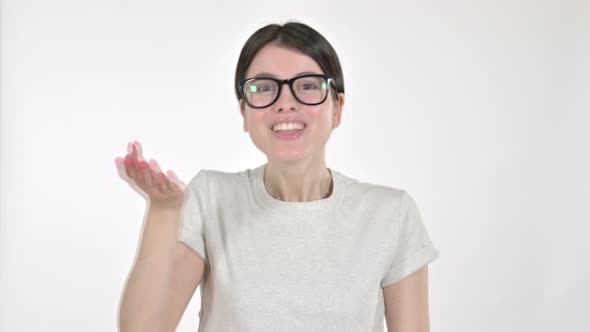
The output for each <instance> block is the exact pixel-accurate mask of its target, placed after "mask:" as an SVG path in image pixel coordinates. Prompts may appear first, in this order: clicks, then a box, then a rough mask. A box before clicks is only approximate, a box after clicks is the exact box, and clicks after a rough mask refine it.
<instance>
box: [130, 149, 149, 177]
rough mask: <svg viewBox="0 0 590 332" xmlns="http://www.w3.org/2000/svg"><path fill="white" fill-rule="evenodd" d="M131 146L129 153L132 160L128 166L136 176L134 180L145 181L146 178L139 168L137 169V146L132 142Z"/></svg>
mask: <svg viewBox="0 0 590 332" xmlns="http://www.w3.org/2000/svg"><path fill="white" fill-rule="evenodd" d="M131 148H132V150H133V152H132V153H131V158H130V159H131V160H132V162H131V165H130V166H131V168H132V169H133V174H134V175H135V177H136V181H140V182H145V181H146V179H145V177H144V175H143V172H142V170H141V169H139V161H140V159H139V157H140V156H139V154H138V151H137V147H136V145H135V144H133V143H132V144H131Z"/></svg>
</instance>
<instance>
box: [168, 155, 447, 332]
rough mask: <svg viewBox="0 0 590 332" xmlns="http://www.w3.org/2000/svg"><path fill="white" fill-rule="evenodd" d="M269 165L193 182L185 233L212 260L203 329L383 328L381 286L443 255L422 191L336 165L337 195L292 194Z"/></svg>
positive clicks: (372, 331)
mask: <svg viewBox="0 0 590 332" xmlns="http://www.w3.org/2000/svg"><path fill="white" fill-rule="evenodd" d="M265 166H266V164H263V165H261V166H259V167H257V168H255V169H247V170H245V171H241V172H235V173H231V172H222V171H217V170H206V169H202V170H200V171H199V172H198V173H197V175H195V177H193V179H191V181H190V182H189V184H188V185H187V188H186V194H185V202H184V205H183V210H182V214H181V222H180V226H179V241H181V242H184V243H186V244H187V245H188V246H189V247H190V248H192V249H193V250H194V251H195V252H196V253H197V254H199V255H200V256H201V257H203V258H204V259H205V261H206V262H207V267H208V270H207V271H206V273H205V276H204V277H203V280H202V281H201V284H200V289H201V309H200V310H199V319H200V321H199V330H198V331H199V332H224V331H235V332H249V331H252V332H265V331H269V332H270V331H272V332H275V331H282V332H283V331H297V332H300V331H309V332H311V331H318V332H319V331H321V332H329V331H338V332H345V331H359V332H361V331H362V332H382V331H383V325H384V324H383V321H384V301H383V289H382V288H383V287H385V286H387V285H390V284H392V283H394V282H396V281H399V280H401V279H403V278H404V277H406V276H408V275H410V274H411V273H413V272H415V271H417V270H418V269H419V268H420V267H422V266H424V265H425V264H428V263H430V262H432V261H433V260H435V259H436V258H437V257H438V256H439V251H438V250H437V249H436V248H435V247H434V245H433V243H432V242H431V240H430V238H429V236H428V232H427V230H426V228H425V226H424V224H423V222H422V219H421V216H420V213H419V211H418V208H417V205H416V203H415V201H414V200H413V198H412V197H411V196H410V195H408V193H407V192H406V191H404V190H401V189H395V188H392V187H387V186H382V185H376V184H371V183H365V182H360V181H359V180H356V179H353V178H350V177H347V176H345V175H343V174H341V173H339V172H337V171H335V170H333V169H331V168H329V167H328V169H329V170H330V172H331V174H332V179H333V182H334V185H333V190H332V194H331V195H330V196H329V197H327V198H324V199H320V200H315V201H309V202H285V201H281V200H278V199H275V198H273V197H272V196H270V195H269V194H268V192H267V191H266V188H265V187H264V183H263V175H264V168H265Z"/></svg>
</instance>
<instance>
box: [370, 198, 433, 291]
mask: <svg viewBox="0 0 590 332" xmlns="http://www.w3.org/2000/svg"><path fill="white" fill-rule="evenodd" d="M394 230H395V233H394V235H393V241H396V245H394V248H395V252H394V254H393V260H392V263H391V267H390V268H389V271H388V272H387V274H386V275H385V277H384V278H383V279H382V280H381V287H385V286H388V285H390V284H393V283H395V282H397V281H399V280H401V279H403V278H405V277H407V276H409V275H410V274H412V273H414V272H416V271H418V270H419V269H420V268H421V267H422V266H424V265H426V264H428V263H430V262H432V261H434V260H435V259H436V258H438V256H439V251H438V249H437V248H435V246H434V244H433V243H432V241H431V240H430V237H429V235H428V231H427V230H426V227H425V226H424V223H423V221H422V217H421V215H420V212H419V211H418V206H417V205H416V202H415V201H414V199H413V198H412V197H411V196H410V195H409V194H408V193H407V192H406V191H405V190H402V194H401V201H400V214H399V218H398V220H397V221H396V224H395V225H394Z"/></svg>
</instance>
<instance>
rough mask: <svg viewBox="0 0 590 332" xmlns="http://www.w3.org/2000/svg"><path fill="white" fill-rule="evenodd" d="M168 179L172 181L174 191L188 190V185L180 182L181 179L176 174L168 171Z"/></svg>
mask: <svg viewBox="0 0 590 332" xmlns="http://www.w3.org/2000/svg"><path fill="white" fill-rule="evenodd" d="M168 177H169V178H170V181H171V183H170V185H171V187H172V188H173V190H175V191H176V190H181V191H184V189H185V188H186V184H184V182H182V181H180V179H179V178H178V176H177V175H176V173H174V171H172V170H168Z"/></svg>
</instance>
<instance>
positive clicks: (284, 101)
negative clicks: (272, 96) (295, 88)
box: [273, 84, 298, 111]
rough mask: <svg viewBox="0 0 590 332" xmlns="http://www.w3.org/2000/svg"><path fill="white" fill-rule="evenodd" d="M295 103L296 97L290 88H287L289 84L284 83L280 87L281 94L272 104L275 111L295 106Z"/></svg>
mask: <svg viewBox="0 0 590 332" xmlns="http://www.w3.org/2000/svg"><path fill="white" fill-rule="evenodd" d="M297 104H298V101H297V99H295V96H293V92H292V91H291V88H289V85H287V84H285V85H284V86H283V88H282V89H281V94H280V95H279V98H278V99H277V101H276V102H275V104H274V105H273V106H274V108H275V109H276V110H277V111H284V110H287V109H293V108H295V107H296V106H297Z"/></svg>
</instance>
